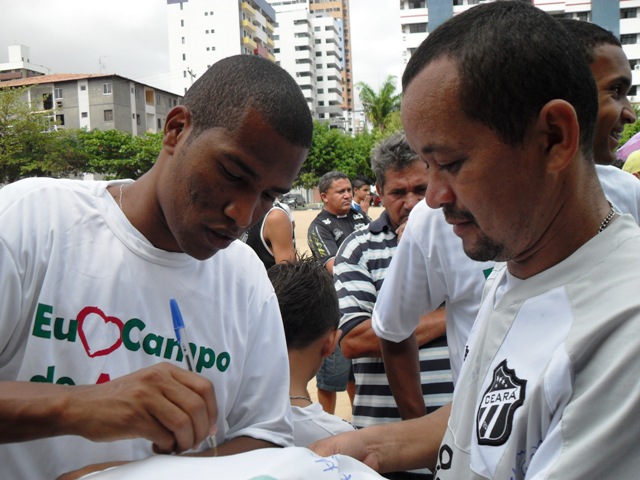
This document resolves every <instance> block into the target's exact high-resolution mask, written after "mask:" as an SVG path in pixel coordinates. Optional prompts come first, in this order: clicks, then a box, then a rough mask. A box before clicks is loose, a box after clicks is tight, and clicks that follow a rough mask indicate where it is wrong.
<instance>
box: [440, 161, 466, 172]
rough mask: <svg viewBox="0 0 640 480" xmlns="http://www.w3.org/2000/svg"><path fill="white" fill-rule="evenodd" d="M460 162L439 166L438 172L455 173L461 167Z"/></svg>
mask: <svg viewBox="0 0 640 480" xmlns="http://www.w3.org/2000/svg"><path fill="white" fill-rule="evenodd" d="M462 162H463V161H462V160H457V161H455V162H451V163H445V164H444V165H440V170H444V171H445V172H449V173H456V172H457V171H458V170H460V167H462Z"/></svg>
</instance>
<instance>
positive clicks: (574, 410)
mask: <svg viewBox="0 0 640 480" xmlns="http://www.w3.org/2000/svg"><path fill="white" fill-rule="evenodd" d="M496 45H500V48H499V49H497V48H496ZM505 59H508V62H506V63H505ZM403 92H404V93H403V102H402V120H403V125H404V127H405V132H406V134H407V139H408V141H409V143H410V145H411V146H412V148H413V149H414V150H415V151H416V152H417V153H418V154H419V155H420V156H421V157H422V158H423V159H424V160H425V161H426V162H427V163H428V164H429V167H430V178H429V187H428V189H427V197H426V198H427V203H428V204H429V205H430V206H431V207H433V208H436V207H441V208H442V209H443V212H444V215H445V218H446V220H447V222H448V223H450V224H451V225H452V226H453V229H454V232H455V233H456V235H458V236H459V237H460V238H461V239H462V243H463V247H464V250H465V252H466V253H467V255H468V256H470V257H471V258H473V259H475V260H479V261H491V260H494V261H498V262H502V261H504V262H506V263H505V267H506V268H505V267H503V268H501V269H500V271H499V272H498V273H497V274H496V275H495V276H494V277H495V280H494V281H493V282H492V286H491V288H490V290H489V292H488V294H487V296H486V298H485V299H484V301H483V303H482V306H481V309H480V312H479V314H478V318H477V320H476V323H475V324H474V327H473V330H472V332H471V335H470V338H469V341H468V354H467V355H466V359H465V362H464V364H463V367H462V369H461V372H460V376H459V379H458V383H457V384H456V389H455V391H454V400H453V404H452V406H451V407H450V409H449V408H446V407H445V408H442V409H441V410H439V411H437V412H435V413H432V414H429V415H426V416H425V417H422V418H420V419H415V420H409V421H406V422H400V423H395V424H388V425H383V426H375V427H370V428H367V429H363V430H361V431H358V432H355V433H349V434H345V435H340V436H337V437H334V438H333V439H331V440H326V441H323V442H320V443H318V444H316V445H315V446H314V447H313V448H314V450H316V452H317V453H320V454H327V453H329V452H332V453H336V452H341V453H348V454H350V455H352V456H354V457H356V458H359V459H362V460H363V461H365V462H366V463H368V464H369V465H370V466H373V467H374V468H375V469H377V470H378V471H382V472H384V471H392V470H396V469H399V468H416V467H419V466H424V465H426V466H435V469H436V478H440V479H474V480H475V479H487V478H496V479H498V478H499V479H503V478H514V479H524V478H598V477H603V476H609V477H612V478H634V477H635V476H636V475H637V472H638V470H639V469H640V455H639V453H640V452H639V450H640V447H638V446H637V442H635V432H634V431H633V429H630V428H628V426H629V425H632V424H633V423H634V421H635V419H636V418H637V416H638V415H639V414H640V400H638V398H639V397H638V395H637V394H636V393H637V392H635V385H637V372H638V371H639V370H640V357H639V356H638V355H637V351H638V348H640V338H639V337H638V335H637V332H638V330H639V329H640V299H639V298H638V297H637V295H635V293H634V292H637V291H638V289H640V278H639V277H638V275H637V272H638V271H639V269H640V254H639V253H638V252H639V251H640V229H638V226H637V224H636V222H635V221H634V219H633V218H632V217H631V216H628V215H619V214H617V213H616V211H615V210H614V209H613V208H612V207H611V205H610V204H609V202H608V201H607V199H606V197H605V195H604V193H603V191H602V187H601V186H600V183H599V181H598V178H597V175H596V172H595V165H594V162H593V131H594V128H595V123H596V116H597V109H598V105H597V90H596V85H595V82H594V80H593V76H592V75H591V72H590V70H589V68H588V65H587V62H586V61H585V60H584V58H583V56H582V55H581V52H580V50H579V49H578V47H577V46H576V44H575V43H574V40H573V39H572V38H571V37H570V35H569V34H568V33H567V31H566V30H564V28H563V27H562V26H561V25H560V24H559V23H558V22H557V21H555V20H554V19H553V18H552V17H550V16H549V15H547V14H546V13H544V12H543V11H541V10H539V9H537V8H535V7H533V6H531V5H528V4H526V3H524V2H495V3H490V4H485V5H480V6H477V7H474V8H472V9H469V10H467V11H466V12H464V13H462V14H460V15H458V16H456V17H454V18H453V19H451V20H449V21H448V22H446V23H444V24H443V25H441V26H440V27H438V28H437V29H436V30H435V31H434V32H433V33H431V34H430V35H429V36H428V37H427V39H426V40H425V41H424V42H423V44H422V45H421V46H420V47H419V48H418V49H417V50H416V52H414V54H413V55H412V57H411V60H410V61H409V63H408V64H407V69H406V70H405V73H404V76H403Z"/></svg>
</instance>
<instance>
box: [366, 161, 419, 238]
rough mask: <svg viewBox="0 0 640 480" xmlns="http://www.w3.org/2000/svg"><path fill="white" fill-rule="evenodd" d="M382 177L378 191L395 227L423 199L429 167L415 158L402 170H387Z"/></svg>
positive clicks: (404, 219)
mask: <svg viewBox="0 0 640 480" xmlns="http://www.w3.org/2000/svg"><path fill="white" fill-rule="evenodd" d="M384 179H385V185H384V188H378V192H380V199H381V201H382V206H383V207H384V208H385V210H386V211H387V215H389V219H390V220H391V226H392V227H393V228H394V229H397V228H398V227H399V226H400V225H402V224H403V223H404V222H406V221H407V218H409V213H410V212H411V210H413V207H415V206H416V205H417V204H418V202H420V201H421V200H423V199H424V196H425V194H426V192H427V185H428V183H429V169H428V167H427V164H426V163H425V162H423V161H422V160H416V161H415V162H413V163H412V164H411V165H409V166H408V167H406V168H403V169H402V170H387V171H386V172H385V173H384Z"/></svg>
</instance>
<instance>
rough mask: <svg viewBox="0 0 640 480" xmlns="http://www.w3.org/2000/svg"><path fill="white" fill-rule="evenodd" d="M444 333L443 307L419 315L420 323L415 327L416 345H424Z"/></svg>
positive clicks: (444, 314) (445, 326) (445, 331)
mask: <svg viewBox="0 0 640 480" xmlns="http://www.w3.org/2000/svg"><path fill="white" fill-rule="evenodd" d="M446 333H447V325H446V312H445V309H444V307H441V308H438V309H437V310H434V311H433V312H429V313H427V314H425V315H423V316H422V317H420V323H418V327H417V328H416V338H417V343H418V346H420V347H421V346H422V345H426V344H427V343H429V342H432V341H433V340H435V339H436V338H440V337H442V336H443V335H445V334H446Z"/></svg>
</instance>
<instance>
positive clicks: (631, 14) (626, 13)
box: [620, 8, 638, 18]
mask: <svg viewBox="0 0 640 480" xmlns="http://www.w3.org/2000/svg"><path fill="white" fill-rule="evenodd" d="M637 16H638V9H637V8H623V9H622V10H620V18H636V17H637Z"/></svg>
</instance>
